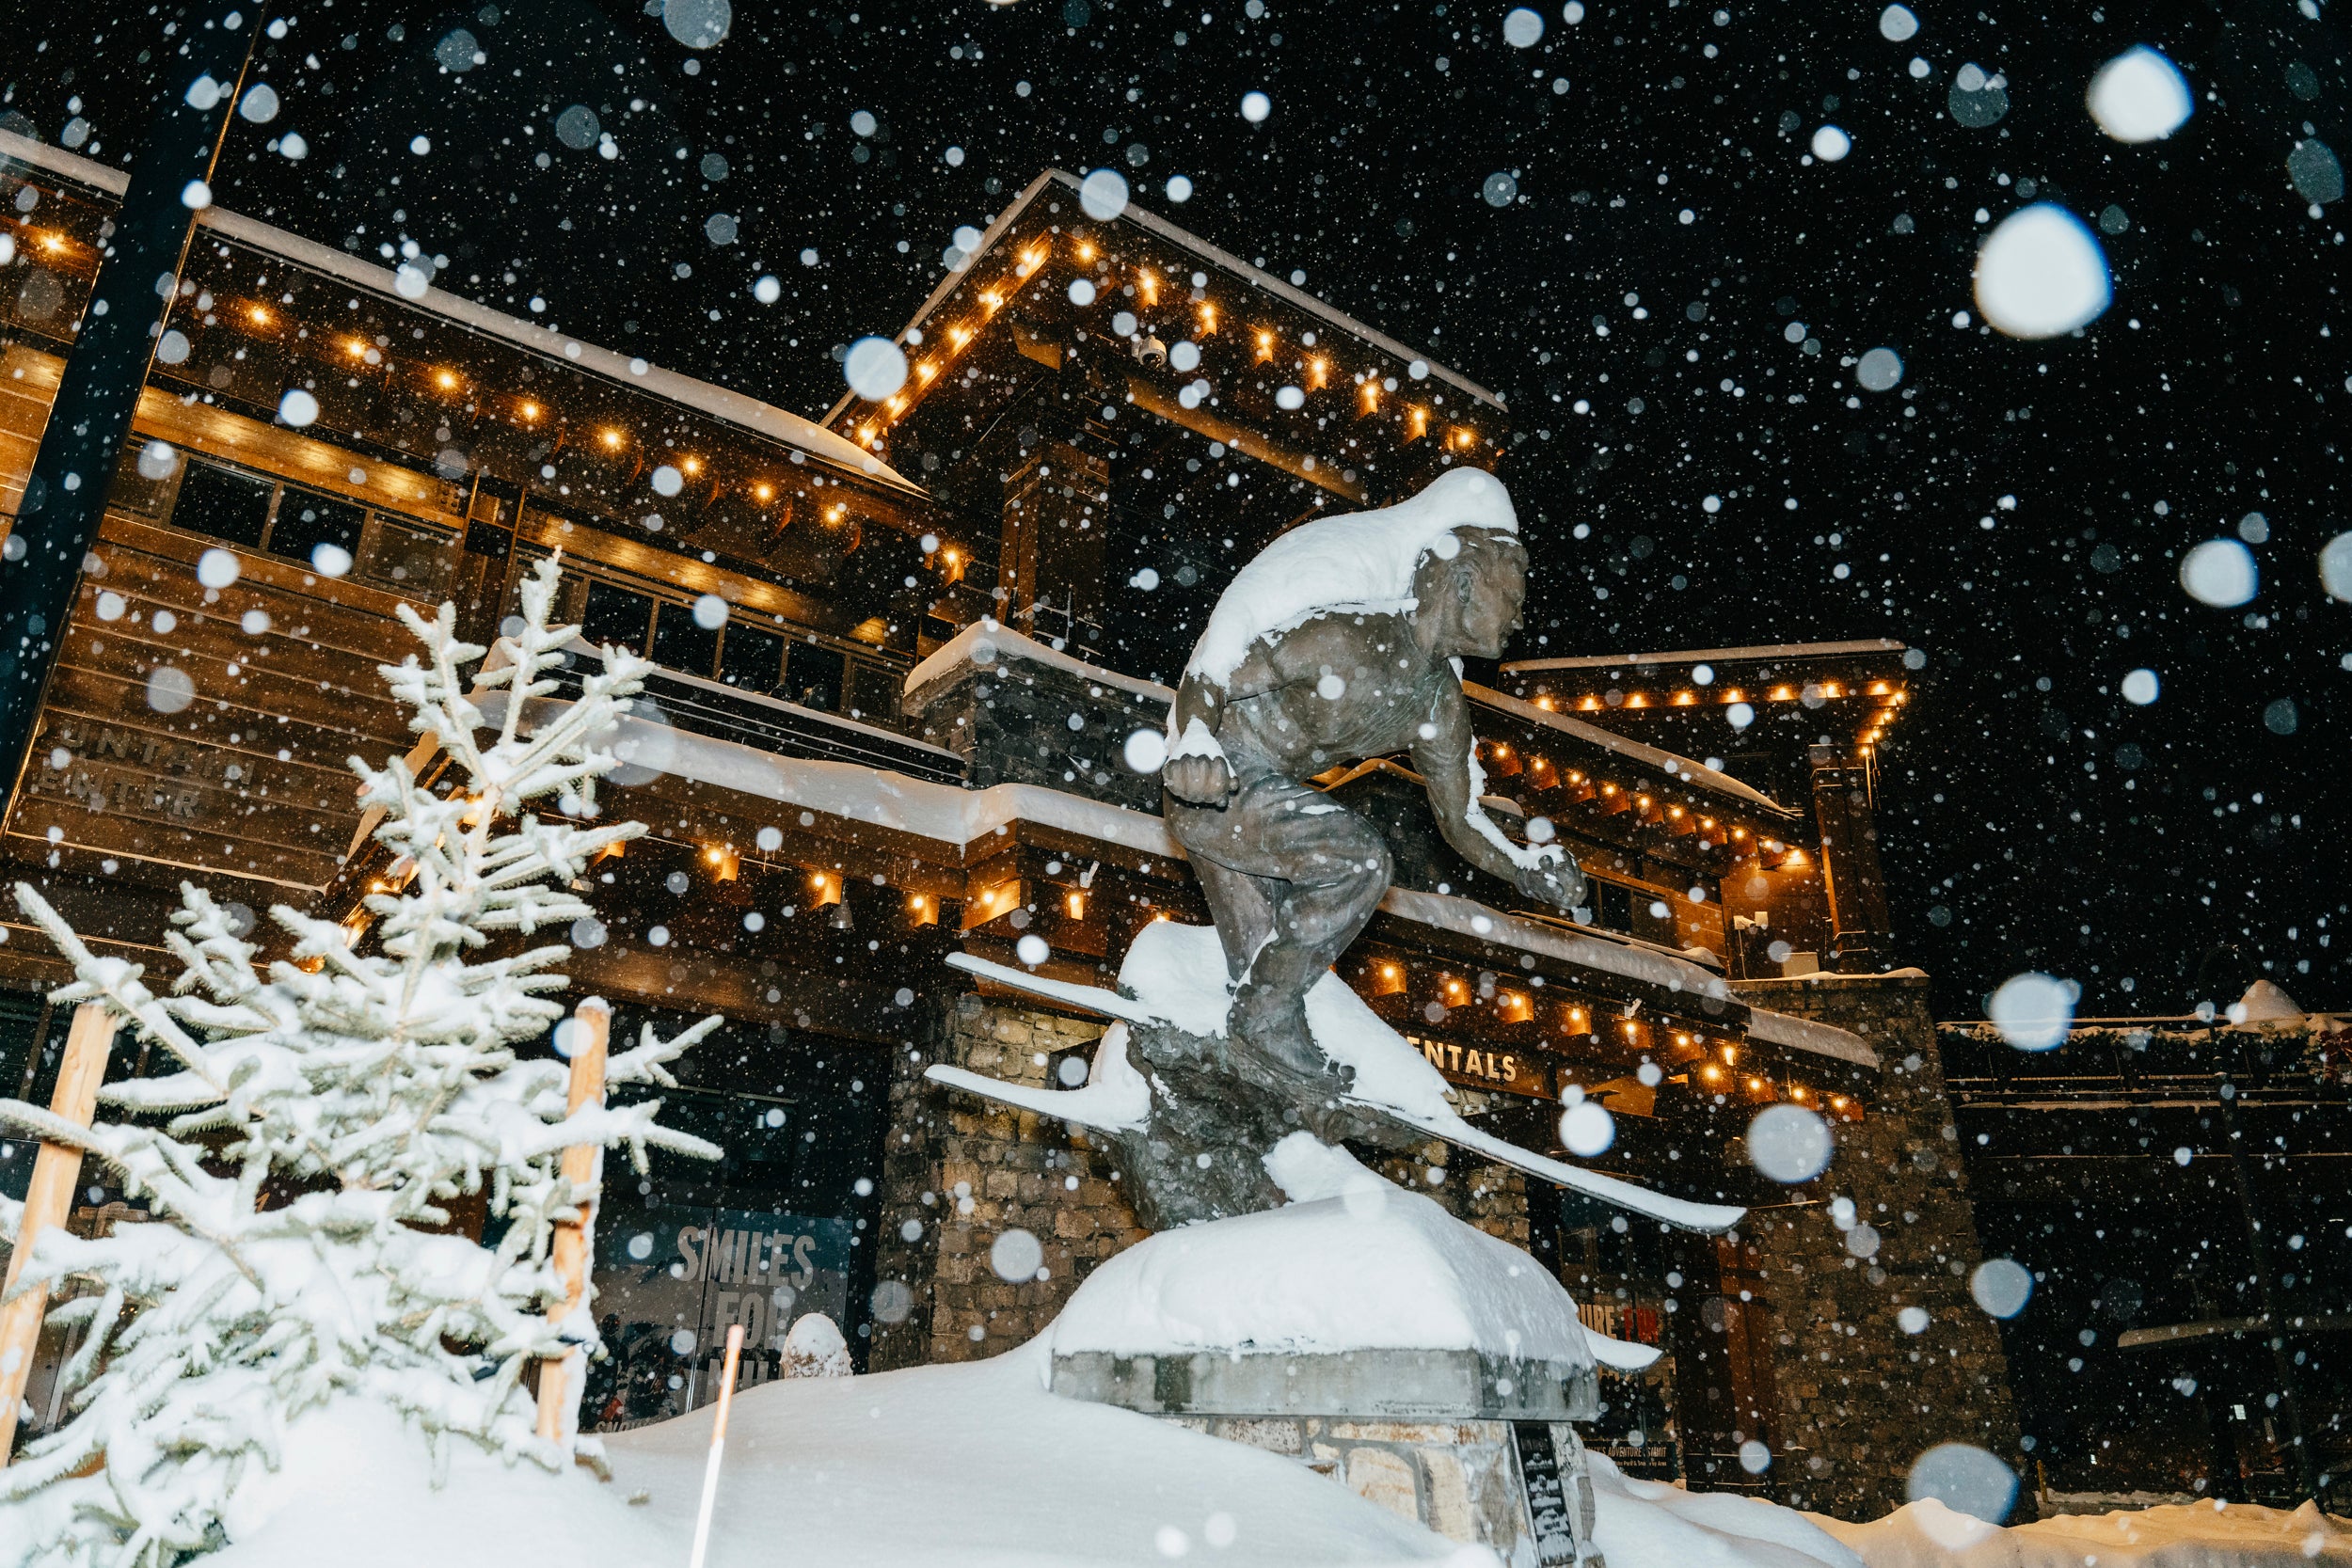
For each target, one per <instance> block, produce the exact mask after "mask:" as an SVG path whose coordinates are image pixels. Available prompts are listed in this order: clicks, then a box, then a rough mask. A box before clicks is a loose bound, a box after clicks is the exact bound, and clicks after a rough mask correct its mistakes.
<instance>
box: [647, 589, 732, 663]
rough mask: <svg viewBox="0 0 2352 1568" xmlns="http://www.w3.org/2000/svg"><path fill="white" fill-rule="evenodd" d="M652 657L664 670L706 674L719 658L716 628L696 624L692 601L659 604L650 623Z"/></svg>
mask: <svg viewBox="0 0 2352 1568" xmlns="http://www.w3.org/2000/svg"><path fill="white" fill-rule="evenodd" d="M653 661H654V662H655V663H656V664H659V665H660V666H661V667H662V668H663V669H665V670H683V671H685V672H686V673H688V674H690V675H707V674H709V673H710V668H711V666H712V665H714V664H716V663H718V662H719V632H718V628H717V627H715V626H714V627H712V628H710V629H708V630H705V629H704V628H703V627H702V626H700V625H698V624H697V623H696V622H695V620H694V607H693V606H692V605H685V604H665V605H663V606H662V607H661V610H660V614H659V615H658V616H657V617H656V618H655V620H654V624H653Z"/></svg>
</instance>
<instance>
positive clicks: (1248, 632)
mask: <svg viewBox="0 0 2352 1568" xmlns="http://www.w3.org/2000/svg"><path fill="white" fill-rule="evenodd" d="M1457 528H1486V529H1494V530H1497V531H1501V532H1503V533H1511V534H1516V533H1518V531H1519V519H1518V513H1517V512H1516V511H1514V510H1513V509H1512V506H1511V493H1510V492H1509V491H1508V490H1505V489H1504V488H1503V487H1502V481H1501V480H1499V479H1497V478H1495V476H1494V475H1492V474H1490V473H1487V472H1486V471H1485V470H1484V469H1482V468H1454V469H1450V470H1448V471H1447V472H1445V473H1442V474H1439V475H1438V477H1437V478H1436V479H1434V480H1432V481H1431V482H1430V483H1429V484H1428V486H1427V487H1426V488H1424V489H1423V490H1422V492H1421V493H1420V494H1419V495H1417V496H1414V497H1413V498H1411V499H1409V500H1403V501H1399V502H1398V503H1397V504H1396V505H1394V506H1390V507H1383V508H1381V509H1379V510H1378V511H1375V512H1355V513H1350V514H1348V515H1345V516H1340V517H1320V518H1317V519H1316V520H1315V521H1313V522H1311V523H1302V524H1301V525H1299V526H1298V527H1297V528H1295V529H1293V530H1291V531H1289V532H1288V533H1286V534H1284V535H1282V537H1280V538H1279V539H1277V540H1276V541H1275V542H1274V543H1273V544H1271V545H1268V546H1266V547H1265V548H1264V549H1263V550H1261V551H1259V552H1258V555H1257V558H1256V559H1255V560H1253V561H1251V562H1249V564H1248V565H1247V566H1244V567H1243V568H1242V569H1241V570H1240V571H1239V572H1237V573H1235V574H1234V577H1233V580H1232V583H1231V584H1229V585H1228V586H1227V588H1226V590H1225V594H1224V596H1223V597H1222V598H1220V599H1218V600H1217V603H1216V610H1215V611H1214V612H1213V613H1211V615H1210V616H1209V625H1208V628H1207V629H1206V630H1205V631H1203V632H1202V633H1201V634H1200V643H1199V644H1198V645H1197V646H1196V647H1194V649H1193V651H1192V662H1191V663H1190V664H1188V665H1186V666H1185V667H1184V673H1185V674H1186V675H1188V676H1189V675H1200V676H1201V677H1203V678H1204V679H1207V680H1211V681H1214V682H1216V684H1217V685H1219V686H1222V685H1224V684H1225V682H1226V680H1227V679H1228V678H1229V677H1231V676H1232V673H1233V672H1234V671H1235V670H1236V669H1238V668H1240V666H1241V662H1242V660H1243V659H1245V658H1247V657H1249V647H1250V644H1251V643H1253V642H1256V641H1259V640H1260V639H1261V638H1267V637H1274V636H1279V634H1280V633H1282V632H1285V631H1288V630H1289V629H1290V628H1291V627H1293V626H1298V625H1300V624H1301V623H1303V622H1306V621H1309V620H1311V619H1312V618H1313V617H1315V616H1317V615H1321V614H1328V613H1332V612H1335V611H1346V610H1362V611H1367V612H1371V613H1376V614H1395V613H1399V612H1401V611H1405V610H1411V609H1412V608H1413V604H1414V599H1413V574H1414V572H1415V571H1416V570H1418V569H1419V568H1420V565H1421V562H1422V557H1423V556H1425V555H1427V554H1429V553H1430V552H1431V551H1432V550H1435V551H1438V553H1439V554H1441V555H1451V554H1452V551H1451V550H1449V549H1447V547H1446V546H1447V545H1448V544H1449V543H1451V536H1452V534H1453V532H1454V530H1455V529H1457ZM1457 547H1458V546H1457Z"/></svg>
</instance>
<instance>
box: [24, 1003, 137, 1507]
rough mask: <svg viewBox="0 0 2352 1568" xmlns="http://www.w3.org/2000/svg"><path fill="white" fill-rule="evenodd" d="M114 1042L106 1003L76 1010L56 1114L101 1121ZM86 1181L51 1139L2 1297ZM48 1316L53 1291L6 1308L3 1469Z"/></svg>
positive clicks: (72, 1156) (71, 1151)
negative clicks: (100, 1109)
mask: <svg viewBox="0 0 2352 1568" xmlns="http://www.w3.org/2000/svg"><path fill="white" fill-rule="evenodd" d="M114 1039H115V1021H114V1015H113V1014H112V1013H110V1012H108V1011H107V1010H106V1007H105V1004H103V1003H101V1002H85V1003H83V1004H82V1005H81V1006H79V1007H77V1008H75V1009H74V1013H73V1028H72V1032H70V1033H69V1034H68V1035H67V1036H66V1041H65V1060H64V1061H62V1062H60V1063H58V1064H57V1092H56V1094H54V1095H52V1096H51V1097H50V1100H49V1108H50V1110H52V1111H54V1112H56V1114H57V1115H58V1116H60V1117H63V1118H65V1119H66V1120H67V1121H70V1122H72V1123H73V1124H74V1125H75V1126H77V1127H87V1126H88V1125H89V1124H90V1118H91V1117H95V1116H96V1115H97V1114H98V1085H100V1084H101V1083H103V1081H104V1080H105V1077H106V1053H107V1051H108V1050H109V1049H110V1048H111V1047H112V1046H113V1045H114ZM80 1180H82V1151H81V1150H80V1149H78V1148H70V1147H68V1146H67V1145H64V1144H56V1143H49V1142H47V1141H45V1140H44V1141H43V1142H42V1144H41V1146H40V1154H39V1155H38V1156H36V1157H35V1158H34V1161H33V1180H32V1184H31V1186H30V1187H28V1188H27V1189H26V1191H25V1194H24V1220H23V1223H22V1225H20V1226H19V1227H18V1229H17V1233H16V1250H15V1252H14V1253H12V1254H10V1255H9V1258H8V1283H7V1286H6V1288H5V1291H0V1295H5V1294H6V1293H7V1292H8V1291H15V1289H16V1286H17V1281H18V1280H19V1279H20V1278H21V1277H22V1276H23V1275H24V1265H25V1263H26V1262H27V1260H29V1259H31V1258H32V1256H33V1243H34V1242H35V1241H36V1240H37V1239H38V1238H39V1237H40V1233H41V1232H42V1231H44V1230H46V1229H48V1228H49V1227H51V1226H55V1225H63V1224H64V1223H65V1219H66V1215H67V1214H68V1213H70V1212H72V1208H73V1189H74V1187H75V1185H76V1184H77V1183H79V1182H80ZM48 1311H49V1288H48V1286H47V1285H46V1284H42V1285H40V1286H38V1287H36V1288H34V1289H32V1290H28V1291H25V1292H24V1294H23V1295H21V1296H18V1297H17V1298H16V1299H15V1300H14V1301H11V1302H8V1305H7V1306H6V1307H0V1465H7V1464H8V1455H9V1453H10V1452H11V1451H12V1450H13V1449H15V1447H16V1416H17V1412H18V1411H19V1410H20V1409H22V1408H23V1407H24V1383H25V1380H26V1379H27V1378H29V1377H31V1376H32V1374H33V1355H34V1353H35V1352H36V1351H37V1350H38V1349H39V1348H40V1325H41V1320H42V1319H43V1318H44V1317H46V1316H47V1315H48Z"/></svg>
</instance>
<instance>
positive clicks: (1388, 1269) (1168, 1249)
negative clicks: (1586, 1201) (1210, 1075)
mask: <svg viewBox="0 0 2352 1568" xmlns="http://www.w3.org/2000/svg"><path fill="white" fill-rule="evenodd" d="M1265 1163H1266V1168H1267V1169H1268V1170H1269V1171H1271V1172H1272V1173H1273V1176H1274V1179H1275V1180H1277V1181H1278V1182H1279V1183H1280V1184H1281V1185H1282V1187H1283V1189H1284V1190H1285V1191H1286V1192H1288V1193H1290V1194H1291V1195H1292V1196H1293V1198H1294V1199H1299V1200H1301V1201H1294V1202H1293V1203H1291V1204H1290V1205H1289V1206H1288V1207H1287V1208H1282V1209H1274V1210H1269V1211H1266V1212H1263V1213H1256V1214H1241V1215H1236V1216H1234V1217H1233V1218H1231V1219H1222V1220H1216V1221H1214V1222H1212V1223H1210V1224H1207V1225H1194V1226H1185V1227H1181V1228H1179V1229H1175V1230H1168V1231H1163V1232H1161V1233H1160V1234H1159V1235H1156V1236H1152V1237H1150V1238H1148V1239H1147V1240H1145V1241H1142V1242H1139V1243H1136V1245H1134V1246H1132V1247H1129V1248H1128V1249H1127V1250H1126V1251H1124V1252H1122V1253H1120V1254H1119V1255H1118V1256H1116V1257H1114V1258H1112V1259H1109V1260H1108V1261H1107V1262H1105V1263H1104V1264H1103V1265H1102V1266H1101V1267H1100V1268H1098V1269H1096V1270H1095V1271H1094V1273H1093V1274H1091V1275H1088V1276H1087V1279H1086V1282H1085V1283H1084V1284H1082V1285H1080V1286H1079V1287H1078V1289H1077V1291H1076V1293H1075V1294H1073V1296H1072V1297H1071V1298H1070V1303H1069V1305H1068V1306H1066V1307H1063V1308H1062V1312H1061V1316H1060V1317H1059V1318H1058V1319H1057V1320H1056V1321H1055V1323H1054V1325H1053V1326H1052V1327H1051V1328H1050V1329H1048V1330H1047V1331H1046V1334H1045V1336H1044V1337H1045V1338H1047V1339H1048V1340H1050V1342H1051V1343H1052V1345H1053V1349H1054V1351H1055V1353H1056V1354H1074V1353H1078V1352H1083V1351H1106V1352H1109V1353H1111V1354H1118V1355H1168V1354H1189V1353H1191V1352H1193V1351H1252V1352H1288V1353H1292V1354H1337V1353H1339V1352H1343V1351H1352V1350H1468V1351H1477V1352H1481V1353H1484V1354H1491V1355H1498V1356H1521V1357H1527V1358H1530V1359H1534V1360H1544V1361H1565V1362H1568V1363H1571V1364H1574V1365H1581V1366H1589V1365H1591V1363H1592V1359H1593V1354H1592V1351H1591V1349H1590V1348H1589V1347H1588V1345H1587V1343H1586V1339H1585V1335H1584V1330H1583V1327H1582V1325H1581V1323H1578V1321H1577V1315H1576V1303H1575V1301H1574V1300H1573V1299H1571V1298H1570V1297H1569V1295H1568V1292H1567V1291H1565V1290H1563V1289H1562V1288H1561V1286H1560V1282H1559V1281H1558V1280H1556V1279H1554V1278H1553V1277H1552V1276H1551V1275H1550V1274H1549V1272H1548V1271H1546V1270H1545V1269H1544V1268H1542V1267H1541V1266H1540V1265H1538V1264H1537V1263H1536V1262H1535V1261H1534V1259H1531V1258H1530V1257H1528V1255H1527V1254H1526V1253H1524V1252H1521V1251H1520V1250H1519V1249H1518V1248H1517V1247H1515V1246H1512V1245H1511V1244H1510V1243H1506V1242H1502V1241H1498V1240H1496V1239H1495V1238H1494V1237H1492V1236H1489V1235H1487V1234H1486V1233H1485V1232H1484V1231H1481V1230H1476V1229H1473V1228H1471V1227H1470V1226H1467V1225H1465V1224H1463V1223H1462V1222H1461V1221H1460V1220H1457V1219H1455V1218H1454V1216H1453V1215H1451V1214H1449V1213H1447V1212H1445V1211H1444V1210H1442V1209H1440V1208H1438V1205H1437V1204H1435V1203H1433V1202H1431V1201H1430V1200H1429V1199H1428V1198H1426V1197H1423V1196H1421V1195H1419V1194H1417V1193H1408V1192H1406V1191H1405V1190H1404V1189H1403V1188H1401V1187H1398V1186H1396V1185H1395V1184H1394V1183H1392V1182H1389V1181H1385V1180H1381V1179H1380V1178H1379V1177H1377V1176H1375V1175H1374V1174H1373V1173H1372V1172H1371V1171H1368V1170H1366V1169H1365V1168H1364V1167H1363V1166H1361V1165H1359V1164H1357V1163H1356V1162H1355V1161H1354V1160H1353V1159H1350V1158H1349V1157H1348V1156H1347V1155H1346V1154H1345V1153H1344V1152H1343V1151H1341V1150H1338V1149H1334V1148H1327V1147H1325V1146H1324V1145H1322V1144H1320V1143H1318V1142H1316V1141H1315V1139H1314V1138H1313V1137H1312V1136H1311V1135H1310V1134H1308V1133H1305V1132H1294V1133H1292V1134H1291V1135H1290V1136H1289V1137H1287V1138H1285V1139H1283V1140H1282V1142H1281V1143H1280V1144H1279V1146H1277V1147H1276V1148H1275V1149H1274V1150H1273V1152H1272V1153H1270V1154H1268V1155H1267V1156H1266V1162H1265Z"/></svg>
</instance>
